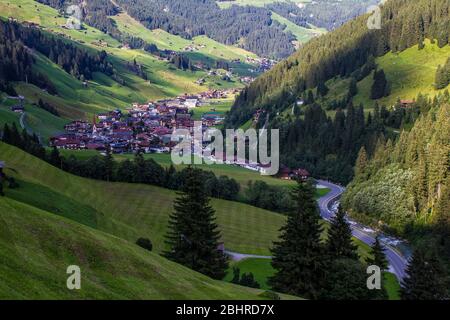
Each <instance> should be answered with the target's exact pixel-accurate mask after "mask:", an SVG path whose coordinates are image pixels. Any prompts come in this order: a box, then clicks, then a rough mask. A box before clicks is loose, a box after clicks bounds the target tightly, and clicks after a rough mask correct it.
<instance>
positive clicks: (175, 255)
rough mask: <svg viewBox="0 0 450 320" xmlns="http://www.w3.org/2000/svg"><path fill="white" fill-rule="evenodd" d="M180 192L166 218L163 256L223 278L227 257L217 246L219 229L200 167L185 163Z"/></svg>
mask: <svg viewBox="0 0 450 320" xmlns="http://www.w3.org/2000/svg"><path fill="white" fill-rule="evenodd" d="M185 173H186V179H185V182H184V185H183V189H182V192H181V193H179V196H178V198H177V199H176V200H175V203H174V209H175V210H174V212H173V213H172V214H171V215H170V218H169V231H168V234H167V236H166V243H167V244H168V245H169V246H170V251H167V252H165V256H166V257H167V258H168V259H170V260H173V261H175V262H178V263H180V264H183V265H185V266H186V267H188V268H191V269H193V270H195V271H198V272H200V273H203V274H206V275H208V276H210V277H212V278H214V279H222V278H223V277H224V276H225V273H226V272H225V271H226V269H227V266H228V265H227V258H226V256H225V255H224V254H223V253H222V252H221V251H220V250H219V249H218V246H219V239H220V231H218V229H217V228H218V227H217V224H216V223H215V217H214V213H215V212H214V209H213V208H212V207H211V206H210V204H209V198H208V196H207V193H206V190H205V187H204V181H203V179H202V177H203V175H202V172H201V170H199V169H194V168H192V167H188V168H187V169H186V172H185Z"/></svg>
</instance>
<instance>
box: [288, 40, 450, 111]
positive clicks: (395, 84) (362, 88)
mask: <svg viewBox="0 0 450 320" xmlns="http://www.w3.org/2000/svg"><path fill="white" fill-rule="evenodd" d="M449 55H450V46H445V47H443V48H439V47H438V46H437V44H432V43H431V41H430V40H426V41H425V47H424V48H423V49H422V50H418V46H417V45H416V46H414V47H411V48H409V49H406V50H405V51H402V52H400V53H392V52H389V53H387V54H386V55H384V56H382V57H378V58H376V59H375V61H376V63H377V65H378V67H379V68H381V69H383V70H384V72H385V74H386V78H387V80H388V83H389V85H390V94H389V96H387V97H384V98H381V99H378V100H372V99H371V98H370V94H371V88H372V84H373V72H372V73H371V74H370V75H368V76H367V77H366V78H364V79H362V80H361V81H359V82H358V83H357V87H358V94H357V95H356V96H355V97H354V98H353V104H354V105H359V104H361V103H362V104H363V105H364V108H365V110H366V112H369V111H371V110H372V109H373V107H374V105H375V102H378V103H379V104H380V105H385V106H387V107H391V106H393V105H394V104H395V103H396V102H397V100H398V99H408V100H412V99H415V98H417V95H418V94H419V93H422V94H426V95H429V96H431V97H433V96H435V95H437V94H439V93H442V92H443V91H445V90H446V89H449V88H448V87H447V88H444V89H442V90H436V89H435V88H434V81H435V74H436V70H437V68H438V66H439V65H444V64H445V62H446V60H447V58H448V57H449ZM326 85H327V87H328V89H329V92H328V94H327V95H326V96H324V97H323V98H320V99H318V100H317V102H318V103H320V104H322V105H323V106H326V105H327V104H329V103H332V102H333V101H336V100H341V99H343V98H344V97H346V95H347V93H348V88H349V85H350V78H333V79H331V80H328V81H327V82H326ZM290 110H291V108H290V107H289V108H288V109H286V111H285V112H286V113H290ZM334 113H335V112H334V111H330V112H328V114H329V115H333V114H334Z"/></svg>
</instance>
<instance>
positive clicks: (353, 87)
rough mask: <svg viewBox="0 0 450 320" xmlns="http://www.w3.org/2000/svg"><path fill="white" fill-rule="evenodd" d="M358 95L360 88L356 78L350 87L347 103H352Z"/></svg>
mask: <svg viewBox="0 0 450 320" xmlns="http://www.w3.org/2000/svg"><path fill="white" fill-rule="evenodd" d="M357 94H358V86H357V82H356V79H355V78H353V77H352V78H351V80H350V84H349V87H348V97H347V101H350V100H351V99H352V98H353V97H354V96H356V95H357Z"/></svg>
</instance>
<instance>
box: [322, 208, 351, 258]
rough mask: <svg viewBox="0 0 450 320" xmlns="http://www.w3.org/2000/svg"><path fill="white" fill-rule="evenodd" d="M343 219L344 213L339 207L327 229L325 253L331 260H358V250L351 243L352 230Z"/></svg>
mask: <svg viewBox="0 0 450 320" xmlns="http://www.w3.org/2000/svg"><path fill="white" fill-rule="evenodd" d="M345 217H346V214H345V211H344V210H343V209H342V207H341V206H339V209H338V211H337V212H336V215H335V216H334V217H333V219H332V220H331V226H330V228H329V229H328V239H327V249H328V250H327V251H328V254H329V255H330V256H331V257H332V258H333V259H344V258H347V259H353V260H358V259H359V256H358V251H357V250H358V248H357V246H356V245H355V244H354V243H353V239H352V229H351V228H350V225H349V223H348V222H347V220H346V218H345Z"/></svg>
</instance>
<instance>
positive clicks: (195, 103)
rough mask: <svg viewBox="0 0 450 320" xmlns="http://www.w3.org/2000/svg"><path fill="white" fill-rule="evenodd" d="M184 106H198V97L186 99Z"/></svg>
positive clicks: (190, 107)
mask: <svg viewBox="0 0 450 320" xmlns="http://www.w3.org/2000/svg"><path fill="white" fill-rule="evenodd" d="M184 106H185V107H187V108H188V109H192V108H196V107H197V106H198V99H186V101H185V102H184Z"/></svg>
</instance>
